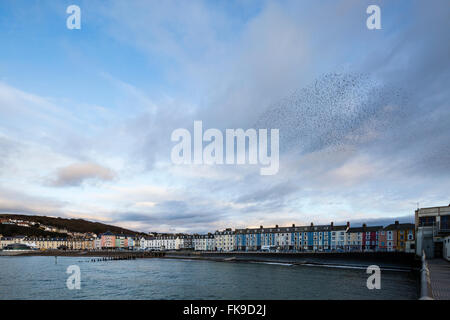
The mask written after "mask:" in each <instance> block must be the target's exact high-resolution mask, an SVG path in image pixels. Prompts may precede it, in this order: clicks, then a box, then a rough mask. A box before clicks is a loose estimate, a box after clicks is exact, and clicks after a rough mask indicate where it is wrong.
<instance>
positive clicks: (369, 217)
mask: <svg viewBox="0 0 450 320" xmlns="http://www.w3.org/2000/svg"><path fill="white" fill-rule="evenodd" d="M374 3H376V4H378V5H379V6H380V8H381V26H382V29H381V30H368V28H367V27H366V19H367V17H368V16H369V15H368V14H367V13H366V8H367V7H368V6H369V5H370V4H374ZM71 4H76V5H79V6H80V8H81V30H69V29H67V28H66V19H67V17H68V16H69V15H68V14H67V13H66V8H67V6H69V5H71ZM449 17H450V5H449V2H448V0H433V1H429V2H425V1H409V0H408V1H362V0H345V1H316V0H314V1H313V0H311V1H298V0H293V1H256V0H255V1H253V0H246V1H205V2H203V1H139V0H133V1H121V0H116V1H115V0H109V1H100V0H89V1H79V0H71V1H53V0H48V1H32V0H15V1H13V0H3V1H1V2H0V39H1V43H0V46H1V50H0V212H2V213H20V214H38V215H49V216H61V217H74V218H85V219H91V220H96V221H101V222H106V223H111V224H115V225H119V226H123V227H128V228H132V229H135V230H139V231H146V232H147V231H163V232H207V231H215V230H218V229H222V228H225V227H233V228H240V227H252V226H259V225H265V226H270V225H275V224H279V225H287V224H291V223H295V224H297V225H301V224H309V223H310V222H314V223H316V224H322V223H330V222H331V221H334V222H335V223H338V222H345V221H348V220H349V221H351V222H355V223H361V222H364V221H366V222H369V223H387V222H391V221H392V220H393V219H394V218H398V217H400V218H401V219H402V221H411V220H412V219H411V216H412V215H413V213H414V210H415V208H416V207H417V203H418V202H419V203H420V206H421V207H424V206H435V205H447V204H448V203H450V105H449V101H450V91H449V89H448V88H449V83H450V41H449V40H450V39H449V30H450V20H449ZM194 120H202V121H203V127H204V128H205V129H206V128H217V129H219V130H222V131H224V130H225V129H226V128H243V129H248V128H269V129H270V128H277V129H279V130H280V169H279V172H278V173H277V174H276V175H273V176H262V175H260V174H259V169H260V167H259V166H258V165H240V166H233V165H213V166H206V165H204V166H203V165H192V166H187V165H180V166H177V165H174V164H172V162H171V158H170V153H171V149H172V147H173V146H174V145H175V143H174V142H172V141H171V140H170V138H171V133H172V131H173V130H175V129H177V128H187V129H189V130H192V128H193V122H194Z"/></svg>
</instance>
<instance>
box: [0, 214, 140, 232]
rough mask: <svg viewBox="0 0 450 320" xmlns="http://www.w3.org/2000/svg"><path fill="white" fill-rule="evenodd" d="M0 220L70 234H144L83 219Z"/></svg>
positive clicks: (8, 216) (12, 216) (6, 216)
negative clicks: (37, 225) (37, 224)
mask: <svg viewBox="0 0 450 320" xmlns="http://www.w3.org/2000/svg"><path fill="white" fill-rule="evenodd" d="M0 219H16V220H24V221H32V222H37V223H39V224H42V225H46V226H52V227H56V228H58V229H66V230H67V231H69V232H80V233H86V232H92V233H95V234H100V233H104V232H107V231H111V232H113V233H118V234H127V235H141V234H143V233H141V232H136V231H132V230H128V229H124V228H120V227H117V226H112V225H108V224H104V223H100V222H91V221H87V220H83V219H65V218H52V217H46V216H29V215H15V214H0ZM4 226H6V225H4ZM22 228H23V229H36V232H37V231H42V230H38V229H37V228H27V227H22ZM22 228H21V229H20V230H18V229H13V230H10V231H12V232H20V231H23V230H22ZM5 230H9V229H5ZM0 233H1V232H0ZM47 233H52V232H47ZM20 235H24V234H20ZM38 235H40V234H36V236H38ZM4 236H6V234H4Z"/></svg>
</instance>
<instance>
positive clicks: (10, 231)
mask: <svg viewBox="0 0 450 320" xmlns="http://www.w3.org/2000/svg"><path fill="white" fill-rule="evenodd" d="M0 234H1V235H2V236H3V237H15V236H27V237H42V238H47V237H50V238H67V234H66V233H58V232H48V231H44V230H41V229H39V228H35V227H29V228H27V227H21V226H15V225H9V224H0Z"/></svg>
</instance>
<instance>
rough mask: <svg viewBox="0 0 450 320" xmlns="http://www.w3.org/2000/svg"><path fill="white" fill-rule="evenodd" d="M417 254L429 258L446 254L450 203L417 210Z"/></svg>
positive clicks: (449, 232) (449, 223)
mask: <svg viewBox="0 0 450 320" xmlns="http://www.w3.org/2000/svg"><path fill="white" fill-rule="evenodd" d="M415 225H416V254H417V255H419V256H421V255H422V252H423V251H424V252H425V256H426V257H429V258H435V257H436V258H437V257H442V256H444V249H445V242H444V239H446V237H448V236H449V235H450V205H448V206H444V207H430V208H420V209H417V210H416V212H415Z"/></svg>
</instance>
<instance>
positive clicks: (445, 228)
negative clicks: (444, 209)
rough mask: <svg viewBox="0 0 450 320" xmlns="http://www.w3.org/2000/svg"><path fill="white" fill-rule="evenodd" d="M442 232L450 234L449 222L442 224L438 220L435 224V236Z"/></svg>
mask: <svg viewBox="0 0 450 320" xmlns="http://www.w3.org/2000/svg"><path fill="white" fill-rule="evenodd" d="M440 234H450V229H449V228H448V225H447V223H446V224H445V225H444V226H442V225H441V224H440V222H436V223H434V224H433V236H437V235H440Z"/></svg>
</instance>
